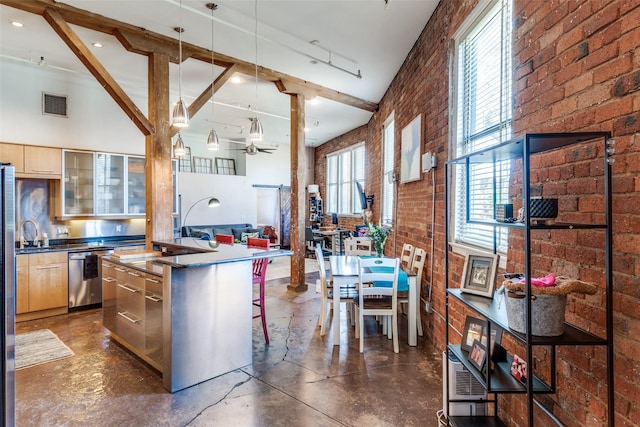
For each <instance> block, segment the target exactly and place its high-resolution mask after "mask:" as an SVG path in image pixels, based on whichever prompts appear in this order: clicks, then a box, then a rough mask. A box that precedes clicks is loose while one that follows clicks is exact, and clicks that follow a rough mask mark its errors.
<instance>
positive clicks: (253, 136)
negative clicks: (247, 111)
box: [249, 117, 263, 141]
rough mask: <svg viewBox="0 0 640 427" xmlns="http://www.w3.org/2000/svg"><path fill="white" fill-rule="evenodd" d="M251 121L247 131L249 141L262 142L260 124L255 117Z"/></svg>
mask: <svg viewBox="0 0 640 427" xmlns="http://www.w3.org/2000/svg"><path fill="white" fill-rule="evenodd" d="M250 120H251V128H250V129H249V139H250V140H252V141H262V134H263V130H262V123H260V119H259V118H257V117H253V118H252V119H250Z"/></svg>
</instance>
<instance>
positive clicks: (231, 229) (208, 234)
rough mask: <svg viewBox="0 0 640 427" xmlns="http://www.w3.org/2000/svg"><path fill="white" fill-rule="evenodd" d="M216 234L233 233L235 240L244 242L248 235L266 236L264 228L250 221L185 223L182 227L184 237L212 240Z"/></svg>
mask: <svg viewBox="0 0 640 427" xmlns="http://www.w3.org/2000/svg"><path fill="white" fill-rule="evenodd" d="M256 233H257V235H256ZM216 234H231V235H233V238H234V240H236V241H239V242H243V243H244V242H246V239H247V237H260V238H264V237H265V235H264V229H263V228H254V227H253V225H252V224H249V223H238V224H207V225H185V226H183V227H182V237H195V238H197V239H204V240H211V239H213V238H215V237H216Z"/></svg>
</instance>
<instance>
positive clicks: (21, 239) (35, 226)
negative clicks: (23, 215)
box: [20, 219, 38, 248]
mask: <svg viewBox="0 0 640 427" xmlns="http://www.w3.org/2000/svg"><path fill="white" fill-rule="evenodd" d="M28 222H30V223H31V224H33V227H34V228H35V229H36V235H35V237H34V238H33V243H34V245H35V244H36V241H37V240H38V224H37V223H36V222H35V221H34V220H32V219H25V220H24V221H22V222H21V223H20V247H21V248H24V245H25V243H27V241H26V240H25V238H24V233H23V229H24V225H25V224H26V223H28Z"/></svg>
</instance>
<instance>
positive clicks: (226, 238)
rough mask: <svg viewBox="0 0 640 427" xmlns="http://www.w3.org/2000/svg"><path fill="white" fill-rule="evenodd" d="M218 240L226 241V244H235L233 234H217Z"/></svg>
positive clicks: (219, 241) (220, 241)
mask: <svg viewBox="0 0 640 427" xmlns="http://www.w3.org/2000/svg"><path fill="white" fill-rule="evenodd" d="M216 242H218V243H224V244H226V245H233V235H231V234H216Z"/></svg>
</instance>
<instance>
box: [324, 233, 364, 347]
mask: <svg viewBox="0 0 640 427" xmlns="http://www.w3.org/2000/svg"><path fill="white" fill-rule="evenodd" d="M316 261H318V272H319V273H320V298H321V300H320V315H319V316H318V324H319V325H320V335H321V336H324V335H325V334H326V333H327V323H328V318H329V314H330V313H331V310H332V309H333V299H334V298H335V295H336V289H335V288H334V287H333V284H332V283H331V281H329V280H328V279H327V270H326V266H325V264H324V258H323V257H322V248H321V247H320V244H318V245H316ZM338 297H339V298H340V302H341V303H345V304H346V305H347V312H348V313H349V312H352V311H353V310H349V308H353V299H354V298H357V297H358V291H357V289H356V288H355V287H352V286H347V287H341V288H340V289H338ZM352 319H353V317H352ZM338 339H339V338H338Z"/></svg>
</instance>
